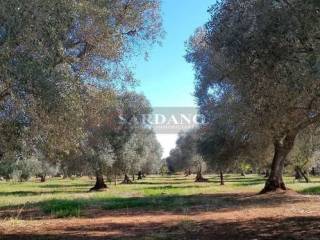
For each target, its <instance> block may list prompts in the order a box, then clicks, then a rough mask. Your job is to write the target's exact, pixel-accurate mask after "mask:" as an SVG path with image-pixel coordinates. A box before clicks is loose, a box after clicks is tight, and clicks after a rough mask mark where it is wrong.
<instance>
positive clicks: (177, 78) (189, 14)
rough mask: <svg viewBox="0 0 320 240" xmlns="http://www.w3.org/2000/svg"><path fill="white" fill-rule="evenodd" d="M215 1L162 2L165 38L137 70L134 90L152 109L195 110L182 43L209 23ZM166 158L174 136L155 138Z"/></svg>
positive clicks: (189, 68)
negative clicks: (143, 97)
mask: <svg viewBox="0 0 320 240" xmlns="http://www.w3.org/2000/svg"><path fill="white" fill-rule="evenodd" d="M214 3H215V0H163V1H162V16H163V25H164V29H165V31H166V37H165V39H164V40H163V42H162V46H155V47H154V48H153V49H152V50H151V52H150V57H149V60H148V61H147V62H145V61H143V60H142V59H141V60H139V61H138V63H137V66H136V71H135V73H136V77H137V79H138V80H139V81H140V86H139V87H138V88H137V91H138V92H139V93H143V94H144V95H145V96H146V97H147V98H148V99H149V101H150V102H151V104H152V106H153V107H167V106H168V107H191V106H196V103H195V99H194V97H193V91H194V72H193V69H192V65H190V64H188V63H187V62H186V61H185V59H184V55H185V41H187V40H188V39H189V37H190V36H191V35H192V34H193V33H194V31H195V29H196V28H197V27H200V26H202V25H203V24H204V23H205V22H206V21H207V20H208V19H209V14H208V12H207V10H208V9H209V7H210V6H211V5H213V4H214ZM157 137H158V140H159V142H160V143H161V145H162V147H163V149H164V154H163V156H164V157H166V156H168V154H169V151H170V150H171V149H172V148H174V147H175V140H176V138H177V135H176V134H166V135H164V134H162V135H158V136H157Z"/></svg>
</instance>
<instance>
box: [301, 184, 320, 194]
mask: <svg viewBox="0 0 320 240" xmlns="http://www.w3.org/2000/svg"><path fill="white" fill-rule="evenodd" d="M300 193H303V194H314V195H320V186H314V187H309V188H305V189H303V190H302V191H300Z"/></svg>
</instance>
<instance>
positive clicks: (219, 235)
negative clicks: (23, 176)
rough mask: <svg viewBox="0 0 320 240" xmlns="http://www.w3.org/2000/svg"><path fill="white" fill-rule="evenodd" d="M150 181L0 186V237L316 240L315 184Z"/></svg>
mask: <svg viewBox="0 0 320 240" xmlns="http://www.w3.org/2000/svg"><path fill="white" fill-rule="evenodd" d="M206 177H208V178H209V182H208V183H194V176H191V177H187V178H185V177H183V176H181V175H174V176H166V177H160V176H149V177H147V178H145V179H144V180H143V181H140V182H138V181H137V182H136V183H135V184H131V185H117V186H114V185H113V184H111V185H109V187H110V188H109V189H108V190H106V191H103V192H96V193H89V192H88V189H89V188H90V186H92V180H90V179H88V178H81V179H74V180H70V179H69V180H62V179H56V178H54V179H50V180H49V181H48V182H46V183H38V182H36V181H32V182H27V183H6V182H0V239H1V240H2V239H15V240H17V239H99V240H100V239H151V240H154V239H240V240H241V239H246V240H248V239H249V240H250V239H252V240H253V239H259V240H260V239H320V229H319V224H320V205H319V201H320V197H319V195H318V194H320V178H313V179H312V183H309V184H306V183H300V182H294V180H293V178H291V177H286V182H287V184H288V186H289V187H290V188H291V189H292V190H291V191H287V192H286V193H285V192H276V193H270V194H265V195H257V192H258V191H259V190H260V189H261V188H262V187H263V184H264V181H265V179H263V178H262V177H260V176H257V175H249V176H246V177H241V176H238V175H227V176H226V185H225V186H220V185H219V179H218V177H217V176H215V175H209V176H206Z"/></svg>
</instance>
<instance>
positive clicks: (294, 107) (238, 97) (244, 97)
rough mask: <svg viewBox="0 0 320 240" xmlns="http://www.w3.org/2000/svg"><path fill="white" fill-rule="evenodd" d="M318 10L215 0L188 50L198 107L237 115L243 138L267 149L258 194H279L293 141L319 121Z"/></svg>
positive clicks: (296, 4)
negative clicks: (267, 167) (260, 141)
mask: <svg viewBox="0 0 320 240" xmlns="http://www.w3.org/2000/svg"><path fill="white" fill-rule="evenodd" d="M319 7H320V6H319V2H318V1H314V0H307V1H305V0H290V1H289V0H279V1H267V0H249V1H237V0H225V1H221V2H219V3H218V4H217V5H215V6H214V7H213V8H212V9H211V11H210V13H211V19H210V21H209V22H208V23H207V24H206V25H205V27H203V28H201V29H200V30H198V31H197V33H196V34H195V36H194V37H193V38H192V39H191V40H190V41H189V44H188V49H187V60H188V61H189V62H191V63H193V64H194V67H195V70H196V79H197V83H196V95H197V97H198V102H199V105H200V108H201V109H202V110H203V111H204V112H206V111H207V110H209V111H215V109H217V110H218V111H217V112H219V113H222V114H224V115H226V116H229V115H233V116H237V118H238V120H239V122H242V123H243V124H239V125H238V126H239V127H240V128H241V127H244V128H245V129H246V131H247V132H248V135H247V136H249V137H251V138H257V137H262V138H265V139H268V141H269V143H270V144H272V145H273V148H274V156H273V159H272V164H271V172H270V176H269V178H268V180H267V181H266V185H265V188H264V189H263V190H262V193H264V192H268V191H273V190H276V189H279V188H280V189H286V186H285V183H284V181H283V178H282V174H283V170H284V166H285V161H286V158H287V155H288V154H289V152H290V151H291V149H292V148H293V146H294V142H295V138H296V136H297V134H298V133H299V132H300V131H302V130H303V129H305V128H306V127H308V126H309V125H310V124H313V123H315V122H319V120H320V115H319V106H320V98H319V90H320V84H319V61H320V59H319V50H320V41H319V28H320V24H319V23H320V17H319V14H320V11H319ZM226 98H229V99H230V100H231V102H232V104H231V106H233V107H232V108H228V107H225V106H226V105H225V104H224V103H225V101H223V100H224V99H226ZM227 106H228V105H227ZM223 109H224V110H225V111H223ZM219 110H220V111H219ZM217 117H218V116H217ZM265 149H267V147H266V148H265Z"/></svg>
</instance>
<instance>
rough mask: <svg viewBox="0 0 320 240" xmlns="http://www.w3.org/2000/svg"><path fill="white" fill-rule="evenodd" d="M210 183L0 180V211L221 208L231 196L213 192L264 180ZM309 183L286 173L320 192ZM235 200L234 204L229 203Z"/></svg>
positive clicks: (316, 183)
mask: <svg viewBox="0 0 320 240" xmlns="http://www.w3.org/2000/svg"><path fill="white" fill-rule="evenodd" d="M205 177H206V178H208V179H209V182H206V183H195V182H194V176H190V177H184V176H181V175H173V176H164V177H161V176H148V177H147V178H146V179H144V180H142V181H141V180H140V181H136V182H135V183H134V184H130V185H122V184H119V185H117V186H114V185H113V184H109V188H108V190H107V191H103V192H88V190H89V188H90V187H91V186H93V185H94V181H93V180H90V179H88V178H86V177H84V178H78V179H74V180H71V179H60V178H52V179H48V181H47V182H45V183H40V182H38V181H35V180H34V181H29V182H24V183H13V182H1V181H0V210H2V211H6V210H8V211H11V210H17V211H19V209H21V207H22V206H23V208H24V209H27V208H40V209H42V210H43V212H44V213H45V214H50V215H52V216H55V217H59V218H62V217H79V216H81V215H83V213H84V212H85V211H86V209H89V208H95V209H99V208H100V209H106V210H117V209H131V208H141V209H148V210H149V209H150V210H173V211H176V210H178V211H179V210H182V211H185V210H186V209H188V208H190V207H193V206H200V205H201V206H203V207H205V208H208V209H213V208H215V207H218V208H220V207H223V206H225V205H226V204H228V202H227V201H229V200H228V199H229V198H228V199H223V198H218V197H214V198H212V197H209V198H208V197H206V195H209V196H210V195H212V194H220V193H222V194H224V193H239V192H251V193H257V192H259V191H260V190H261V189H262V187H263V184H264V182H265V180H266V179H265V178H263V177H262V176H258V175H247V176H246V177H241V176H240V175H239V174H226V176H225V185H224V186H220V184H219V177H218V175H217V174H214V175H211V176H205ZM311 180H312V182H311V183H303V182H295V181H294V179H293V177H285V182H286V184H287V186H288V187H289V188H291V189H293V190H295V191H298V192H300V193H302V194H320V178H319V177H314V178H312V179H311ZM231 204H232V203H231Z"/></svg>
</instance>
